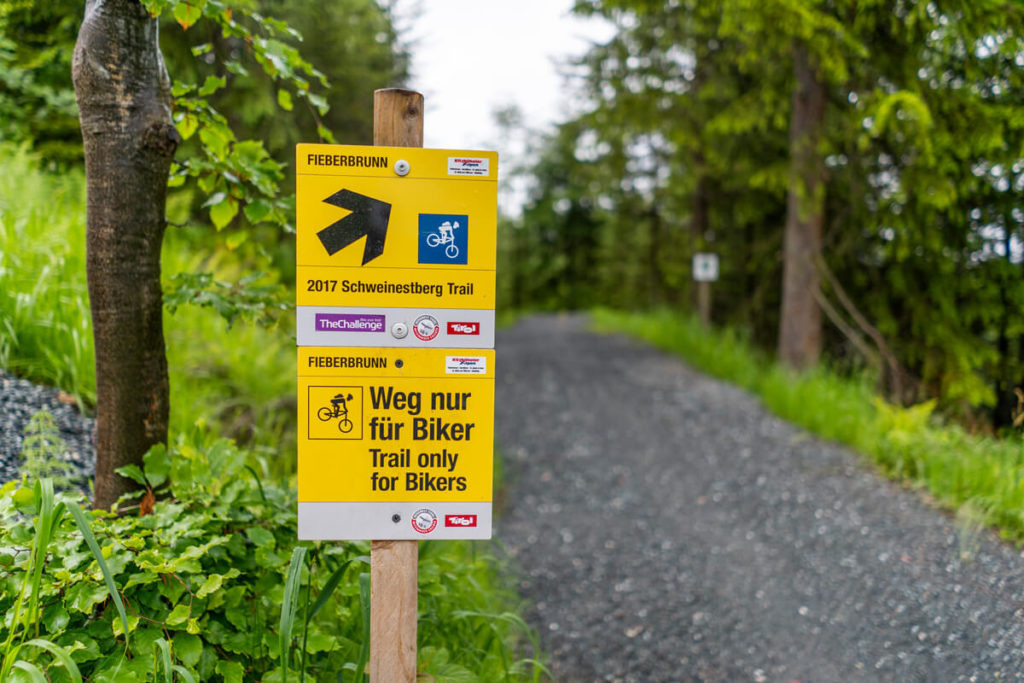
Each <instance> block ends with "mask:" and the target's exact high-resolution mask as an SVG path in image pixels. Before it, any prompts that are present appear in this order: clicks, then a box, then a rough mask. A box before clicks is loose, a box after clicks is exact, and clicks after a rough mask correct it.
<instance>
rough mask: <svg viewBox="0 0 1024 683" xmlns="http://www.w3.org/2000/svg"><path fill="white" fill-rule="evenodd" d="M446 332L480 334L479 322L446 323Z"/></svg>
mask: <svg viewBox="0 0 1024 683" xmlns="http://www.w3.org/2000/svg"><path fill="white" fill-rule="evenodd" d="M448 334H480V323H448Z"/></svg>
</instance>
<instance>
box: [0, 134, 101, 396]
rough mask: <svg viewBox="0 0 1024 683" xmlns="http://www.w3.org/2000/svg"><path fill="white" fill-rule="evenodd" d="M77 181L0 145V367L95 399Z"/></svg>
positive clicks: (81, 195)
mask: <svg viewBox="0 0 1024 683" xmlns="http://www.w3.org/2000/svg"><path fill="white" fill-rule="evenodd" d="M84 207H85V178H84V176H83V175H82V173H81V172H80V171H78V170H70V171H67V172H65V173H63V174H61V175H60V176H56V175H51V174H46V173H42V172H41V171H40V170H39V169H38V168H37V165H36V163H35V160H34V159H32V157H31V156H30V155H29V154H28V152H27V151H26V150H25V148H17V147H11V146H2V147H0V367H3V368H6V369H8V370H10V371H13V372H15V373H17V374H19V375H21V376H24V377H27V378H29V379H33V380H36V381H39V382H44V383H46V384H51V385H54V386H58V387H60V388H62V389H64V390H65V391H67V392H69V393H71V394H72V395H73V396H75V397H76V398H78V399H79V401H80V402H82V403H85V404H90V403H93V402H94V401H95V398H96V376H95V369H94V367H93V347H92V331H91V327H90V324H89V300H88V293H87V292H86V286H85V208H84Z"/></svg>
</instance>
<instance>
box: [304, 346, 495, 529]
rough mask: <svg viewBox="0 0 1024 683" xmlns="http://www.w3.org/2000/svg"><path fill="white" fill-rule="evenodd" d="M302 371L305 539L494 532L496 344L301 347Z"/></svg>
mask: <svg viewBox="0 0 1024 683" xmlns="http://www.w3.org/2000/svg"><path fill="white" fill-rule="evenodd" d="M298 368H299V391H298V398H299V401H298V403H299V405H298V425H299V470H298V483H299V511H300V512H299V517H300V537H301V538H323V537H327V536H326V534H330V536H329V537H331V538H353V539H360V538H422V537H424V536H427V537H432V538H486V537H489V535H490V507H491V500H492V494H491V491H492V481H491V480H492V472H493V467H492V461H493V444H494V427H493V423H494V351H493V350H491V349H486V350H478V349H474V350H465V349H424V348H409V349H393V348H392V349H383V348H356V347H312V346H311V347H300V348H299V354H298ZM374 504H376V505H374ZM396 518H398V521H395V519H396ZM431 520H432V521H431ZM320 528H323V529H328V531H326V532H323V533H321V532H318V531H317V529H320Z"/></svg>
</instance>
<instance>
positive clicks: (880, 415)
mask: <svg viewBox="0 0 1024 683" xmlns="http://www.w3.org/2000/svg"><path fill="white" fill-rule="evenodd" d="M593 320H594V324H595V326H596V328H597V329H599V330H603V331H624V332H627V333H629V334H632V335H634V336H637V337H639V338H641V339H644V340H646V341H648V342H650V343H652V344H654V345H655V346H658V347H659V348H663V349H665V350H668V351H671V352H673V353H677V354H679V355H680V356H682V357H683V358H685V359H686V360H687V361H688V362H689V363H690V364H692V365H693V366H694V367H696V368H698V369H700V370H702V371H704V372H706V373H708V374H710V375H714V376H716V377H720V378H722V379H725V380H728V381H730V382H733V383H735V384H738V385H739V386H741V387H743V388H745V389H748V390H749V391H751V392H752V393H755V394H757V395H758V396H760V397H761V400H762V401H763V402H764V405H765V406H766V407H767V408H768V409H769V410H771V411H772V412H774V413H776V414H777V415H779V416H780V417H783V418H785V419H787V420H790V421H791V422H794V423H796V424H798V425H800V426H801V427H804V428H805V429H807V430H809V431H811V432H814V433H815V434H818V435H820V436H822V437H824V438H827V439H831V440H833V441H838V442H840V443H844V444H847V445H849V446H851V447H853V448H855V449H856V450H857V451H859V452H861V453H862V454H864V455H866V456H867V457H869V458H870V459H871V460H872V461H873V462H875V463H876V464H877V465H878V466H879V468H880V469H881V470H882V471H883V472H885V473H886V474H888V475H890V476H892V477H894V478H896V479H899V480H901V481H904V482H906V483H908V484H910V485H913V486H918V487H921V488H924V489H926V490H927V491H929V492H930V493H931V495H932V496H933V497H934V498H935V499H936V500H937V501H938V502H939V503H940V504H942V505H944V506H946V507H948V508H951V509H954V510H956V509H960V508H961V507H963V506H969V507H970V508H971V510H972V515H974V516H978V517H979V518H980V519H981V520H982V521H983V522H984V523H985V524H987V525H989V526H994V527H997V528H998V529H999V530H1000V533H1001V534H1002V535H1003V536H1004V537H1005V538H1008V539H1011V540H1013V541H1015V542H1017V543H1024V442H1022V441H1021V439H1020V438H1019V437H1015V438H1012V439H1005V440H999V439H994V438H989V437H982V436H975V435H971V434H968V433H966V432H965V431H964V430H963V429H961V428H960V427H957V426H954V425H947V424H943V423H942V422H941V421H940V419H939V418H938V417H937V416H936V415H935V414H934V412H933V408H934V404H932V403H924V404H921V405H917V406H913V407H910V408H902V407H899V406H894V405H891V404H889V403H886V402H885V401H883V400H882V399H881V398H879V397H877V396H876V395H875V393H874V391H873V389H872V382H871V380H870V378H867V377H853V378H849V377H842V376H840V375H838V374H837V373H834V372H832V371H830V370H829V369H827V368H824V367H818V368H815V369H814V370H811V371H808V372H804V373H797V372H794V371H792V370H789V369H787V368H784V367H782V366H780V365H778V364H777V363H775V362H774V360H773V359H771V358H770V357H768V356H766V355H765V354H764V353H763V352H760V351H758V350H757V349H755V348H754V347H753V346H752V345H751V344H750V343H748V341H747V340H746V339H745V338H744V336H743V335H742V334H741V333H739V332H737V331H735V330H730V329H724V330H707V329H704V328H703V327H702V326H701V324H700V322H699V321H698V320H696V319H695V318H693V317H690V316H684V315H681V314H679V313H674V312H670V311H656V312H651V313H623V312H613V311H610V310H604V309H602V310H596V311H594V313H593Z"/></svg>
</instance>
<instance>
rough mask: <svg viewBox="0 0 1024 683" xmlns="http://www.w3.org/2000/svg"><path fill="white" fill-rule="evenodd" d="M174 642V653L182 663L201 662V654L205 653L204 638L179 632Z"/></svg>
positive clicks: (189, 664)
mask: <svg viewBox="0 0 1024 683" xmlns="http://www.w3.org/2000/svg"><path fill="white" fill-rule="evenodd" d="M172 642H173V643H174V654H175V656H176V657H177V658H178V660H180V661H181V662H182V663H184V664H186V665H187V666H195V665H196V664H197V663H198V662H199V656H200V655H202V654H203V640H202V638H200V637H199V636H194V635H192V634H190V633H177V634H175V636H174V638H173V639H172Z"/></svg>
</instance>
